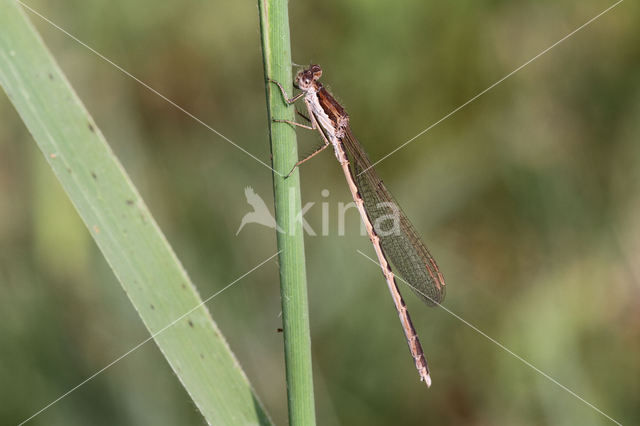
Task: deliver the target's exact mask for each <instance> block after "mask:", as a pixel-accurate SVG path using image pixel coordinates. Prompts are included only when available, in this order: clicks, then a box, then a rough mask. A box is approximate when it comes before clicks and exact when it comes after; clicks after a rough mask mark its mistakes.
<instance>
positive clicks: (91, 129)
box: [89, 123, 95, 133]
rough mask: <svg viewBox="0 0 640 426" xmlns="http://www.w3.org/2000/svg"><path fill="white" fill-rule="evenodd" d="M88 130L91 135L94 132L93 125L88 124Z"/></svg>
mask: <svg viewBox="0 0 640 426" xmlns="http://www.w3.org/2000/svg"><path fill="white" fill-rule="evenodd" d="M89 130H90V131H91V132H92V133H93V132H95V130H94V129H93V124H91V123H89Z"/></svg>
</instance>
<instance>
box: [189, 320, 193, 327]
mask: <svg viewBox="0 0 640 426" xmlns="http://www.w3.org/2000/svg"><path fill="white" fill-rule="evenodd" d="M189 327H192V328H193V322H191V320H189Z"/></svg>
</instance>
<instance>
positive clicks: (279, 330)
mask: <svg viewBox="0 0 640 426" xmlns="http://www.w3.org/2000/svg"><path fill="white" fill-rule="evenodd" d="M276 331H277V332H278V333H282V332H283V331H284V330H283V329H281V328H277V329H276Z"/></svg>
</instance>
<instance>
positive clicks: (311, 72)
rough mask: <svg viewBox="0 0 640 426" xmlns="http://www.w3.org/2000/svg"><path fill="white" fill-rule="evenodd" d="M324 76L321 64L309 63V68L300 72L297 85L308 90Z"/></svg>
mask: <svg viewBox="0 0 640 426" xmlns="http://www.w3.org/2000/svg"><path fill="white" fill-rule="evenodd" d="M321 76H322V68H320V65H309V68H307V69H306V70H302V71H300V72H299V73H298V75H297V76H296V80H295V82H294V83H295V85H296V87H297V88H298V89H300V90H308V89H309V88H310V87H311V86H313V83H314V82H316V81H318V80H319V79H320V77H321Z"/></svg>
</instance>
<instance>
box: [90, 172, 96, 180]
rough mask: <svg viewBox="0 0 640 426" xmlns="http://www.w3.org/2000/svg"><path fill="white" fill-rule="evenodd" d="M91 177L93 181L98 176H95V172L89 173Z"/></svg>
mask: <svg viewBox="0 0 640 426" xmlns="http://www.w3.org/2000/svg"><path fill="white" fill-rule="evenodd" d="M91 177H92V178H93V179H94V180H98V175H97V174H96V172H91Z"/></svg>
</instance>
